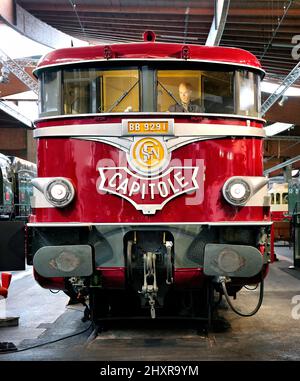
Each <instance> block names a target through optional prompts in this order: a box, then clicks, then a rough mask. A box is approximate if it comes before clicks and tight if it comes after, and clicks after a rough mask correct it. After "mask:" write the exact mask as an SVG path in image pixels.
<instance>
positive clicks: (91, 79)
mask: <svg viewBox="0 0 300 381" xmlns="http://www.w3.org/2000/svg"><path fill="white" fill-rule="evenodd" d="M90 65H92V64H90ZM173 66H174V64H173ZM176 66H177V69H169V65H168V66H166V64H165V63H161V62H159V63H155V64H151V65H150V64H147V65H140V66H139V67H138V66H136V67H132V66H131V67H121V66H115V67H113V68H111V67H110V68H106V67H104V65H102V66H101V65H99V67H96V65H95V66H90V67H83V66H81V67H79V66H76V67H75V66H73V65H72V67H66V68H63V69H61V70H56V71H55V70H53V69H51V70H50V69H49V70H47V71H44V72H42V73H41V74H40V75H39V79H40V90H41V91H40V115H41V116H52V115H53V116H54V115H72V114H78V115H79V114H99V113H127V112H158V113H162V112H163V113H182V112H188V113H200V114H202V113H208V114H227V115H228V114H235V115H242V116H250V117H259V111H260V110H259V108H260V97H259V83H260V77H259V74H256V73H254V72H252V71H248V70H240V69H236V68H234V67H233V66H230V67H224V66H219V67H218V66H217V65H208V64H205V65H204V64H201V63H199V64H193V65H192V66H191V65H190V66H189V69H187V68H186V67H187V65H186V64H182V63H180V65H176Z"/></svg>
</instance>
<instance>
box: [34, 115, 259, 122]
mask: <svg viewBox="0 0 300 381" xmlns="http://www.w3.org/2000/svg"><path fill="white" fill-rule="evenodd" d="M129 115H130V117H132V116H133V117H135V116H141V115H143V116H144V115H145V116H149V115H150V116H152V115H153V116H155V117H157V115H160V116H162V118H164V117H165V116H168V117H170V113H169V112H168V113H166V112H131V113H130V114H128V112H116V113H90V114H67V115H54V116H43V117H40V118H38V119H35V120H34V122H33V123H34V125H35V124H36V123H38V122H43V121H47V120H55V119H68V118H76V119H80V118H83V117H91V118H94V117H97V118H106V117H109V118H112V117H116V116H121V117H123V116H126V117H128V116H129ZM173 115H175V116H176V115H184V116H185V117H190V116H197V117H199V118H200V117H205V118H210V117H212V118H213V117H215V118H224V119H228V118H233V119H245V120H254V121H258V122H261V123H266V119H263V118H259V117H255V116H246V115H238V114H213V113H190V112H172V116H173Z"/></svg>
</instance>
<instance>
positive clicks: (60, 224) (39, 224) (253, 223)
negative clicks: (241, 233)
mask: <svg viewBox="0 0 300 381" xmlns="http://www.w3.org/2000/svg"><path fill="white" fill-rule="evenodd" d="M272 224H273V222H270V221H246V222H243V221H241V222H233V221H231V222H227V221H223V222H222V221H221V222H201V221H199V222H140V223H134V222H123V223H118V222H111V223H109V222H105V223H99V222H29V223H28V224H27V226H29V227H66V226H68V227H73V226H149V225H151V226H159V225H167V226H172V225H174V226H176V225H211V226H225V225H228V226H230V225H231V226H247V225H251V226H257V225H263V226H269V225H272Z"/></svg>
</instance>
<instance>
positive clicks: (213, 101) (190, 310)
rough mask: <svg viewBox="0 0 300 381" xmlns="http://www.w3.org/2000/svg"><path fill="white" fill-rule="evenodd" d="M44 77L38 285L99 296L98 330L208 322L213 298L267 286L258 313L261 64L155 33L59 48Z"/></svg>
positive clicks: (33, 223)
mask: <svg viewBox="0 0 300 381" xmlns="http://www.w3.org/2000/svg"><path fill="white" fill-rule="evenodd" d="M35 75H36V76H37V77H38V80H39V82H40V89H41V93H40V116H39V119H38V120H36V121H35V132H34V136H35V138H36V139H37V156H38V176H37V178H36V179H34V180H33V185H34V193H33V197H32V208H33V213H32V215H31V217H30V221H29V223H28V224H27V229H28V241H27V243H28V248H27V252H28V263H29V264H33V266H34V272H35V277H36V279H37V281H38V282H39V284H40V285H41V286H43V287H45V288H50V289H61V290H65V291H66V290H72V291H73V292H75V293H76V294H77V295H78V298H80V299H82V298H83V299H84V298H88V299H89V308H90V314H91V319H92V320H93V321H97V320H99V319H104V318H110V317H112V316H125V317H126V316H149V317H150V316H151V317H152V318H155V317H160V316H174V315H175V316H178V315H179V316H182V315H186V316H191V317H195V316H197V317H199V318H201V317H202V316H203V317H204V318H207V317H208V318H209V319H210V318H211V317H212V311H213V309H214V305H215V300H214V294H215V293H219V294H220V295H222V294H225V297H226V298H227V300H228V301H229V303H231V300H230V298H229V296H230V295H232V296H236V294H237V293H238V292H239V290H240V289H241V288H242V287H243V286H244V285H247V284H260V297H259V301H258V304H257V307H256V308H255V309H254V311H252V313H245V315H246V316H248V315H251V314H253V313H255V312H256V311H257V310H258V308H259V306H260V305H261V302H262V295H263V279H264V277H265V275H266V273H267V269H268V264H269V262H270V226H271V219H270V197H269V196H268V191H267V182H268V179H267V178H266V177H264V176H263V160H262V159H263V156H262V145H263V138H264V136H265V134H264V129H263V124H264V120H263V119H261V117H260V113H259V112H260V111H259V110H260V87H259V84H260V80H261V78H262V77H263V75H264V72H263V70H262V69H261V66H260V63H259V62H258V60H257V59H256V57H254V56H253V55H252V54H250V53H248V52H246V51H244V50H239V49H231V48H223V47H205V46H196V45H182V44H165V43H156V42H155V35H154V34H153V33H152V32H148V33H145V35H144V42H141V43H131V44H115V45H112V46H93V47H85V48H70V49H60V50H56V51H53V52H51V53H49V54H47V55H46V56H45V57H44V58H43V59H42V60H41V61H40V62H39V64H38V67H37V69H36V71H35ZM231 304H232V303H231ZM232 307H233V306H232ZM233 308H234V307H233ZM246 308H247V306H245V309H246ZM248 312H249V311H248Z"/></svg>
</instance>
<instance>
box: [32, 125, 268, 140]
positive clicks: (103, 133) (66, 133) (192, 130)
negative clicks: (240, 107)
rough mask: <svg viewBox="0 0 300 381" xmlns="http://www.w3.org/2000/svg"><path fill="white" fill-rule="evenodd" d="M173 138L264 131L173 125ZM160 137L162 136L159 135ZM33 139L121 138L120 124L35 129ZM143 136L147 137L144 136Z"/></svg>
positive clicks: (259, 133)
mask: <svg viewBox="0 0 300 381" xmlns="http://www.w3.org/2000/svg"><path fill="white" fill-rule="evenodd" d="M174 134H175V136H216V135H218V136H253V137H260V138H264V137H265V136H266V134H265V131H264V129H262V128H259V127H247V126H239V125H238V126H237V125H230V124H204V123H203V124H201V123H175V124H174ZM159 135H160V136H164V135H162V134H159ZM33 136H34V138H44V137H86V136H90V137H91V136H98V137H107V136H110V137H122V124H121V123H108V124H79V125H69V126H55V127H43V128H37V129H35V130H34V133H33ZM145 136H147V135H146V134H145Z"/></svg>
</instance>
